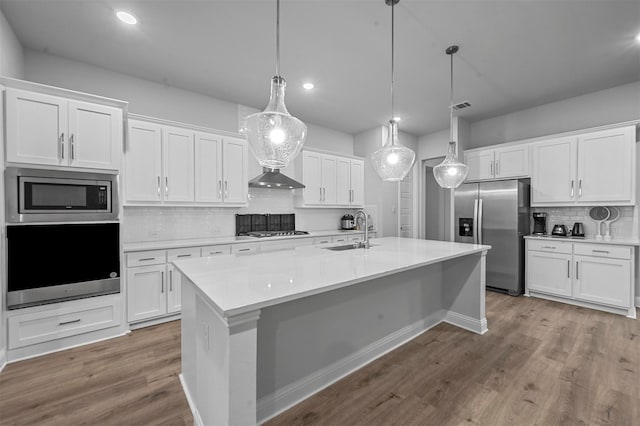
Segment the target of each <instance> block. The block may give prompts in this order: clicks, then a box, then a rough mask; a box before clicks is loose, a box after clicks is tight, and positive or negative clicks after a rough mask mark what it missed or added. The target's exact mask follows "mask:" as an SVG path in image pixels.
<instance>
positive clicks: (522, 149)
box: [464, 144, 529, 182]
mask: <svg viewBox="0 0 640 426" xmlns="http://www.w3.org/2000/svg"><path fill="white" fill-rule="evenodd" d="M464 161H465V164H466V165H468V166H469V174H468V175H467V179H466V180H467V182H473V181H481V180H493V179H512V178H518V177H528V176H529V145H525V144H523V145H507V146H504V147H500V148H494V149H477V150H468V151H465V153H464Z"/></svg>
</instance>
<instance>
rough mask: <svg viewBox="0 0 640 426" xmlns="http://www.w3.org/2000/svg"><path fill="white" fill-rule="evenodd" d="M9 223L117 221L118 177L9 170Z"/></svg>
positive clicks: (6, 174)
mask: <svg viewBox="0 0 640 426" xmlns="http://www.w3.org/2000/svg"><path fill="white" fill-rule="evenodd" d="M5 199H6V216H7V222H9V223H23V222H74V221H108V220H117V219H118V176H117V175H110V174H102V173H85V172H72V171H60V170H44V169H26V168H16V167H8V168H7V169H6V170H5Z"/></svg>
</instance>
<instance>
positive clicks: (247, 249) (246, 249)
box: [238, 248, 251, 251]
mask: <svg viewBox="0 0 640 426" xmlns="http://www.w3.org/2000/svg"><path fill="white" fill-rule="evenodd" d="M249 250H251V249H250V248H243V249H238V251H249Z"/></svg>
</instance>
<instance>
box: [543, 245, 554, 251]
mask: <svg viewBox="0 0 640 426" xmlns="http://www.w3.org/2000/svg"><path fill="white" fill-rule="evenodd" d="M542 248H543V249H551V250H555V249H556V247H554V246H543V247H542Z"/></svg>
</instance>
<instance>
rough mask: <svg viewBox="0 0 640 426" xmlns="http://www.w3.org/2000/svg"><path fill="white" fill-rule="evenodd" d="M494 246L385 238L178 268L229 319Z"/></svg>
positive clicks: (211, 260)
mask: <svg viewBox="0 0 640 426" xmlns="http://www.w3.org/2000/svg"><path fill="white" fill-rule="evenodd" d="M337 245H340V244H337ZM323 247H327V246H323ZM490 248H491V246H488V245H476V244H463V243H451V242H445V241H430V240H418V239H410V238H395V237H386V238H379V239H375V240H373V241H372V247H371V248H370V249H362V248H359V249H353V250H345V251H331V250H326V249H325V248H322V247H319V246H305V247H298V248H296V249H295V250H287V251H279V252H271V253H263V254H253V255H233V254H231V255H224V256H214V257H205V258H196V259H189V260H179V261H175V262H174V264H175V265H176V267H177V268H178V269H179V270H180V271H181V272H182V273H183V274H184V275H186V276H187V277H188V278H189V279H190V280H191V281H192V282H193V283H194V284H195V285H196V286H197V287H198V288H199V289H200V291H201V292H202V293H204V295H205V296H206V297H207V298H208V299H209V300H210V302H211V303H212V305H213V306H214V307H215V308H216V310H217V311H218V312H219V313H220V314H221V315H222V316H225V317H229V316H232V315H237V314H241V313H245V312H249V311H253V310H257V309H261V308H265V307H268V306H273V305H277V304H280V303H284V302H288V301H291V300H295V299H299V298H302V297H306V296H311V295H314V294H320V293H324V292H327V291H330V290H334V289H337V288H341V287H346V286H349V285H352V284H356V283H360V282H363V281H368V280H371V279H374V278H379V277H383V276H386V275H391V274H394V273H397V272H402V271H406V270H410V269H413V268H418V267H421V266H426V265H429V264H433V263H438V262H442V261H445V260H449V259H453V258H457V257H462V256H467V255H470V254H474V253H480V252H482V251H486V250H489V249H490Z"/></svg>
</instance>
